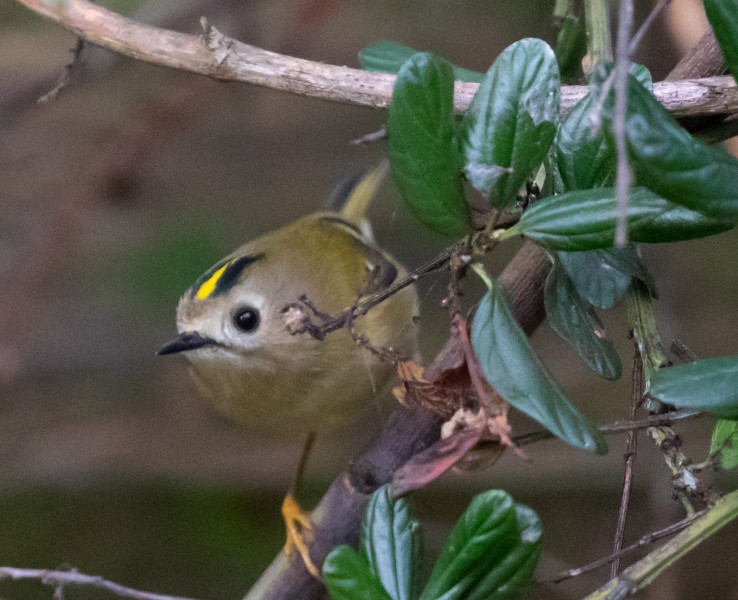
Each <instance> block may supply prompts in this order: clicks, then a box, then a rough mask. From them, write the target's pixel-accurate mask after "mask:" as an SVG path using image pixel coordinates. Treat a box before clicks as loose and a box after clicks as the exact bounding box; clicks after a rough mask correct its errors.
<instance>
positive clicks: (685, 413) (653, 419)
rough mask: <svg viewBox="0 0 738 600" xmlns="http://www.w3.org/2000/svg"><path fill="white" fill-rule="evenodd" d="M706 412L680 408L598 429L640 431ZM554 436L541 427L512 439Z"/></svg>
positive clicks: (524, 442)
mask: <svg viewBox="0 0 738 600" xmlns="http://www.w3.org/2000/svg"><path fill="white" fill-rule="evenodd" d="M705 414H706V413H702V412H699V411H696V410H678V411H674V412H670V413H664V414H661V415H651V416H650V417H647V418H645V419H640V420H638V421H615V422H614V423H609V424H607V425H600V426H599V427H598V428H597V429H599V430H600V431H601V432H602V433H604V434H615V433H623V432H628V431H638V430H641V429H648V428H649V427H657V426H659V425H671V424H673V423H676V422H678V421H686V420H688V419H694V418H695V417H701V416H704V415H705ZM554 437H555V436H554V434H553V433H551V432H550V431H548V430H546V429H539V430H537V431H531V432H530V433H524V434H522V435H518V436H515V437H514V438H512V440H513V442H515V444H516V445H517V446H529V445H531V444H535V443H538V442H542V441H544V440H550V439H553V438H554Z"/></svg>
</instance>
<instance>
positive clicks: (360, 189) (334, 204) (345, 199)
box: [328, 160, 389, 227]
mask: <svg viewBox="0 0 738 600" xmlns="http://www.w3.org/2000/svg"><path fill="white" fill-rule="evenodd" d="M388 171H389V163H388V162H387V161H386V160H383V161H382V162H380V163H379V164H378V165H377V166H376V167H373V168H372V169H369V170H367V171H364V172H362V173H359V174H358V175H356V176H354V177H351V178H350V179H347V180H346V181H344V182H342V183H341V184H339V185H338V186H337V187H336V188H335V189H334V190H333V192H332V193H331V195H330V197H329V199H328V203H329V207H330V208H331V210H334V211H335V212H337V213H338V214H340V215H341V216H342V217H343V218H344V219H346V220H347V221H350V222H351V223H354V224H355V225H357V226H359V227H361V226H362V224H363V222H364V219H365V215H366V213H367V211H368V210H369V206H370V205H371V203H372V200H374V197H375V196H376V194H377V190H378V189H379V186H380V185H381V184H382V182H383V181H384V178H385V177H386V176H387V172H388Z"/></svg>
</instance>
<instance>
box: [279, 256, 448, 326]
mask: <svg viewBox="0 0 738 600" xmlns="http://www.w3.org/2000/svg"><path fill="white" fill-rule="evenodd" d="M457 246H458V244H454V245H452V246H449V247H448V248H446V249H445V250H443V251H442V252H441V253H440V254H438V256H436V257H435V258H434V259H433V260H430V261H429V262H427V263H425V264H424V265H421V266H420V267H418V268H417V269H414V270H413V271H411V272H410V273H408V274H407V275H406V276H405V277H403V278H402V279H399V280H398V281H396V282H395V283H393V284H392V285H391V286H389V287H388V288H385V289H383V290H380V291H379V292H377V293H375V294H372V295H371V296H368V297H367V298H364V299H362V300H360V301H359V302H357V303H356V304H355V305H354V306H351V307H349V308H347V309H346V310H344V311H343V312H341V313H339V314H337V315H335V316H331V315H325V314H323V313H320V311H319V309H318V307H316V306H314V305H313V304H312V303H311V302H310V299H309V298H306V297H304V296H303V297H301V298H299V300H298V302H297V303H293V304H289V305H287V306H286V307H284V308H283V309H282V312H283V314H286V313H288V312H289V311H290V309H293V308H297V309H301V306H300V305H301V304H302V305H305V306H307V307H308V308H309V309H310V311H311V312H312V313H313V314H316V315H318V316H319V317H320V319H321V323H320V324H318V325H316V324H315V323H313V322H312V321H311V320H310V319H309V318H308V319H307V320H306V321H305V322H302V323H300V325H299V326H298V327H292V328H291V329H290V331H291V332H292V333H293V334H295V333H307V334H308V335H311V336H312V337H314V338H315V339H317V340H322V339H324V338H325V336H326V335H328V334H329V333H333V332H334V331H338V330H339V329H342V328H344V327H350V326H351V325H352V323H353V322H354V321H355V320H356V319H357V318H358V317H362V316H364V315H365V314H366V313H367V312H369V310H371V309H372V308H374V307H375V306H377V304H379V303H381V302H384V301H385V300H386V299H387V298H389V297H390V296H394V295H395V294H397V293H398V292H400V291H402V290H404V289H405V288H406V287H408V286H410V285H412V284H414V283H415V282H416V281H417V280H418V279H419V278H420V277H422V276H423V275H426V274H428V273H432V272H433V271H437V270H438V269H440V268H441V267H442V266H443V265H445V264H446V263H447V262H448V261H449V259H450V258H451V256H452V254H453V253H454V251H455V249H456V247H457Z"/></svg>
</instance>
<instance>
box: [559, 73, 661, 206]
mask: <svg viewBox="0 0 738 600" xmlns="http://www.w3.org/2000/svg"><path fill="white" fill-rule="evenodd" d="M630 72H631V74H632V75H633V76H634V77H635V78H636V80H637V81H638V82H639V83H640V84H641V85H643V86H644V87H645V88H646V89H649V90H650V89H651V88H652V87H653V81H652V80H651V73H650V72H649V70H648V69H647V68H646V67H644V66H643V65H639V64H636V63H631V65H630ZM605 77H606V71H604V70H598V71H597V75H595V76H594V77H593V83H592V85H593V87H594V88H595V89H598V88H599V86H600V85H601V84H602V81H600V80H602V79H603V78H605ZM597 109H598V106H597V95H596V94H587V95H586V96H585V97H584V98H582V99H581V100H580V101H579V102H577V103H576V104H575V105H574V108H572V110H571V111H570V112H569V114H568V115H567V116H566V118H565V119H564V121H563V123H562V124H561V127H559V131H558V133H557V134H556V141H555V142H554V146H555V148H556V167H557V169H558V175H559V177H560V178H561V182H562V183H563V186H561V187H558V188H557V189H556V192H557V193H563V192H568V191H572V190H586V189H590V188H594V187H608V186H611V185H613V182H614V181H615V151H614V150H613V147H612V145H611V144H609V143H608V141H607V138H606V136H605V132H604V130H603V129H602V128H601V127H600V128H599V130H598V131H595V130H594V127H593V124H592V110H597Z"/></svg>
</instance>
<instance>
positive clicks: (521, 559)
mask: <svg viewBox="0 0 738 600" xmlns="http://www.w3.org/2000/svg"><path fill="white" fill-rule="evenodd" d="M515 519H516V521H517V525H518V532H519V533H518V536H519V542H520V543H519V545H518V546H517V547H516V548H514V549H513V550H512V551H510V552H509V553H508V555H507V556H506V557H505V558H504V559H503V560H502V561H500V562H499V563H497V564H496V565H495V566H494V567H493V568H492V569H490V570H489V571H488V572H487V573H486V574H485V575H484V577H483V578H482V579H481V580H480V581H479V583H478V584H477V585H475V586H474V589H473V590H472V592H471V593H470V594H469V596H468V597H467V600H501V599H503V598H510V597H512V596H515V595H517V592H519V591H520V590H521V589H522V588H524V587H525V586H527V585H529V584H531V583H532V582H533V573H534V572H535V570H536V565H537V564H538V558H539V557H540V555H541V536H542V534H543V527H542V525H541V521H540V519H539V518H538V515H537V514H536V513H535V511H533V510H532V509H530V508H528V507H527V506H523V505H520V504H518V505H517V506H516V507H515Z"/></svg>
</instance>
